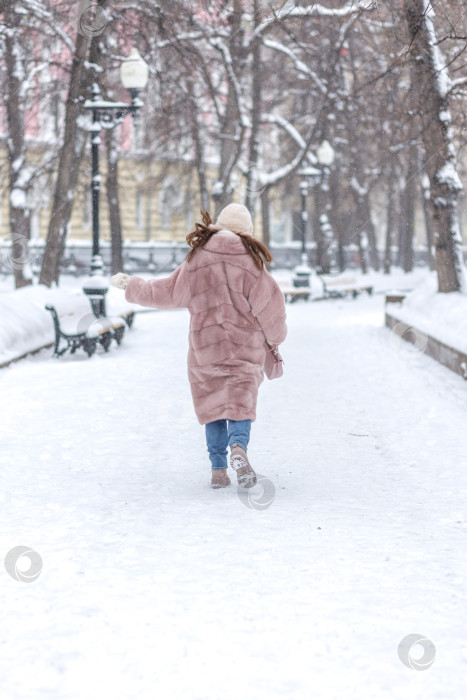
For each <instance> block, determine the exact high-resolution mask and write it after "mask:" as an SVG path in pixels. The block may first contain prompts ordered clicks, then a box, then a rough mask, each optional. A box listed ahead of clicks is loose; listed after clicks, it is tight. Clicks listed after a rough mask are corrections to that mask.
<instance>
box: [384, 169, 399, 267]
mask: <svg viewBox="0 0 467 700" xmlns="http://www.w3.org/2000/svg"><path fill="white" fill-rule="evenodd" d="M396 191H397V175H396V172H395V170H394V168H393V167H391V170H390V173H389V178H388V206H387V211H386V247H385V251H384V274H385V275H389V273H390V272H391V264H392V245H393V241H394V232H395V229H396V207H395V206H394V205H395V197H396Z"/></svg>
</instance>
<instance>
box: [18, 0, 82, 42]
mask: <svg viewBox="0 0 467 700" xmlns="http://www.w3.org/2000/svg"><path fill="white" fill-rule="evenodd" d="M22 5H23V6H24V8H25V9H26V10H28V11H29V12H30V13H31V14H32V15H33V16H34V17H36V18H37V19H38V20H40V21H41V22H44V23H45V24H47V25H48V26H49V27H50V29H51V30H52V32H53V34H55V35H56V36H58V37H60V39H61V40H62V41H63V43H64V44H65V46H66V47H67V48H68V49H69V50H70V52H71V53H73V52H74V50H75V44H74V42H73V41H72V39H71V38H70V37H69V36H68V34H67V33H66V32H65V31H64V29H63V27H61V26H60V24H59V23H58V22H57V21H56V20H55V18H54V17H53V15H52V13H51V12H49V11H48V10H46V9H45V7H44V5H43V3H41V2H39V0H22Z"/></svg>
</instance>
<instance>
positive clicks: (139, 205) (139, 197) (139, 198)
mask: <svg viewBox="0 0 467 700" xmlns="http://www.w3.org/2000/svg"><path fill="white" fill-rule="evenodd" d="M136 228H140V229H141V228H144V198H143V193H142V192H140V191H139V190H138V191H137V193H136Z"/></svg>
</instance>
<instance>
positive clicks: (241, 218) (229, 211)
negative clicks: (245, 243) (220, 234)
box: [215, 204, 253, 236]
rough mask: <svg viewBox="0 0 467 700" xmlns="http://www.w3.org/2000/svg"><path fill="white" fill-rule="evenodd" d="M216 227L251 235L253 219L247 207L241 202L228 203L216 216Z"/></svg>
mask: <svg viewBox="0 0 467 700" xmlns="http://www.w3.org/2000/svg"><path fill="white" fill-rule="evenodd" d="M215 226H216V228H217V229H219V228H221V229H227V230H228V231H233V232H234V233H246V234H248V235H249V236H252V235H253V221H252V220H251V215H250V212H249V211H248V209H247V208H246V207H245V206H244V205H243V204H228V205H227V206H226V207H224V208H223V209H222V211H221V213H220V214H219V216H218V217H217V221H216V223H215Z"/></svg>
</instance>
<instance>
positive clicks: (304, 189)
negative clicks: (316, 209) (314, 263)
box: [292, 166, 320, 287]
mask: <svg viewBox="0 0 467 700" xmlns="http://www.w3.org/2000/svg"><path fill="white" fill-rule="evenodd" d="M298 174H299V175H300V176H301V178H302V179H301V180H300V195H301V217H300V229H301V231H300V234H301V242H302V250H301V255H300V264H299V265H297V267H296V268H295V270H294V277H293V280H292V282H293V285H294V287H309V286H310V275H311V272H312V270H311V267H310V266H309V264H308V256H307V253H306V225H307V221H308V210H307V206H306V203H307V197H308V187H309V184H310V179H311V178H313V177H316V175H319V174H320V171H319V170H317V169H316V168H313V167H311V166H309V167H306V168H302V169H301V170H300V171H299V173H298Z"/></svg>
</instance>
